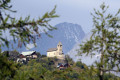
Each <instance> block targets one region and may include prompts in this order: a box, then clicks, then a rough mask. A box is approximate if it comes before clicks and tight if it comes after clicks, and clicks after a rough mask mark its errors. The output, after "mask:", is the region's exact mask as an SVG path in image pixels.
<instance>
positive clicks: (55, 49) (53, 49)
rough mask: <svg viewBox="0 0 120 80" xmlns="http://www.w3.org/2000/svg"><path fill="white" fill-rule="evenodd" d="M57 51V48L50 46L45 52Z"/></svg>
mask: <svg viewBox="0 0 120 80" xmlns="http://www.w3.org/2000/svg"><path fill="white" fill-rule="evenodd" d="M52 51H57V48H50V49H48V50H47V52H52Z"/></svg>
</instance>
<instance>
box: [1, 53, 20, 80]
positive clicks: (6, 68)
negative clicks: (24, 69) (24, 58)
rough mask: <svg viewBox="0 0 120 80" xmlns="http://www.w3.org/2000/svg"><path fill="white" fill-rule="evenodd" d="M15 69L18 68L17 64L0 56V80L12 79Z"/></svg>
mask: <svg viewBox="0 0 120 80" xmlns="http://www.w3.org/2000/svg"><path fill="white" fill-rule="evenodd" d="M17 68H19V66H18V65H17V64H15V63H14V62H11V61H9V60H8V59H7V58H6V57H5V56H3V55H1V54H0V80H9V79H12V78H13V77H14V75H15V74H16V69H17Z"/></svg>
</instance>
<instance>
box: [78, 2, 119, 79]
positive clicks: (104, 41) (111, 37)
mask: <svg viewBox="0 0 120 80" xmlns="http://www.w3.org/2000/svg"><path fill="white" fill-rule="evenodd" d="M107 10H108V6H105V4H104V3H103V4H102V5H101V6H100V10H96V9H94V13H91V15H92V16H93V24H94V28H93V29H92V35H91V37H90V40H88V41H86V42H85V43H83V44H81V45H80V46H81V48H80V55H82V54H86V55H92V56H93V55H96V54H99V55H101V56H100V60H99V61H98V62H95V63H96V66H95V67H96V68H97V70H98V72H97V74H98V77H99V79H100V80H104V74H105V73H106V72H111V71H115V72H120V18H119V17H118V16H119V13H120V10H118V12H117V13H116V14H115V15H113V14H107V13H108V12H107ZM116 68H117V69H116Z"/></svg>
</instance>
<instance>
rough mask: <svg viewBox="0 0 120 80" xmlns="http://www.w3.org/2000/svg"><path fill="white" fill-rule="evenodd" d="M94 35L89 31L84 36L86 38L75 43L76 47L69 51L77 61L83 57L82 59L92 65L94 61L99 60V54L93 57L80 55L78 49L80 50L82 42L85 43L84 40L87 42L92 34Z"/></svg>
mask: <svg viewBox="0 0 120 80" xmlns="http://www.w3.org/2000/svg"><path fill="white" fill-rule="evenodd" d="M91 35H92V33H88V34H86V35H85V36H84V38H83V39H82V40H81V42H78V43H76V44H75V45H74V47H73V48H72V49H71V50H70V51H69V52H68V53H67V54H68V55H69V56H70V57H71V58H72V59H73V60H74V61H75V62H76V61H79V60H80V59H81V61H82V62H83V63H85V64H87V65H91V64H93V63H94V61H96V60H98V58H99V56H98V55H95V56H93V57H92V58H91V56H90V55H88V56H85V55H82V56H78V51H77V50H80V46H79V45H80V44H83V42H86V41H87V40H89V39H90V36H91Z"/></svg>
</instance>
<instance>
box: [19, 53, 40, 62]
mask: <svg viewBox="0 0 120 80" xmlns="http://www.w3.org/2000/svg"><path fill="white" fill-rule="evenodd" d="M36 58H38V56H37V53H36V51H27V52H22V53H21V54H20V55H19V56H18V58H17V62H28V61H29V60H31V59H36Z"/></svg>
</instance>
